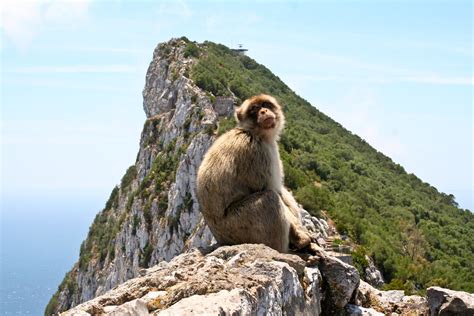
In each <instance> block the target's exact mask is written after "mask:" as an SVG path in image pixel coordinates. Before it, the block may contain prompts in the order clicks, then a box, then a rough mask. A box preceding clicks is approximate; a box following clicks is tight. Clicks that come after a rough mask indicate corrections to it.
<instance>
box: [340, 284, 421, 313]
mask: <svg viewBox="0 0 474 316" xmlns="http://www.w3.org/2000/svg"><path fill="white" fill-rule="evenodd" d="M355 303H356V304H357V305H361V306H362V307H365V308H370V309H372V310H373V311H367V312H366V313H361V314H357V313H356V312H355V311H353V310H355V308H351V312H350V313H348V314H349V315H379V314H377V313H376V312H379V313H382V315H403V316H405V315H406V316H422V315H423V316H425V315H426V316H427V315H429V309H428V303H427V301H426V298H424V297H421V296H418V295H407V296H406V295H405V294H404V292H403V291H396V290H392V291H380V290H378V289H376V288H374V287H372V286H371V285H370V284H368V283H366V282H364V281H361V282H360V285H359V288H358V290H357V295H356V299H355ZM346 310H347V308H346Z"/></svg>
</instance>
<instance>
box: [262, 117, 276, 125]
mask: <svg viewBox="0 0 474 316" xmlns="http://www.w3.org/2000/svg"><path fill="white" fill-rule="evenodd" d="M262 127H263V128H273V127H275V118H274V117H271V116H270V117H267V118H266V119H264V120H263V122H262Z"/></svg>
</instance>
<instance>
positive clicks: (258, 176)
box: [197, 95, 311, 252]
mask: <svg viewBox="0 0 474 316" xmlns="http://www.w3.org/2000/svg"><path fill="white" fill-rule="evenodd" d="M255 106H257V107H256V108H255ZM235 117H236V119H237V121H238V125H237V127H236V128H234V129H232V130H231V131H229V132H227V133H226V134H224V135H222V136H221V137H219V138H218V139H217V140H216V142H215V143H214V144H213V145H212V147H211V148H210V149H209V151H208V152H207V153H206V155H205V157H204V160H203V162H202V164H201V166H200V168H199V171H198V176H197V194H198V199H199V203H200V205H201V209H202V213H203V215H204V219H205V220H206V223H207V224H208V226H209V228H210V229H211V232H212V233H213V234H214V237H215V238H216V239H217V241H218V242H219V243H221V244H241V243H263V244H266V245H268V246H270V247H272V248H274V249H276V250H278V251H281V252H287V251H288V248H289V245H290V244H291V246H292V247H295V248H297V249H301V248H303V247H305V246H307V245H308V244H309V243H310V241H311V240H310V237H309V234H308V233H307V231H306V230H305V229H304V228H303V227H302V226H301V219H300V214H299V208H298V206H297V204H296V201H295V200H294V198H293V196H292V195H291V194H290V193H289V192H288V191H287V190H286V189H285V188H284V187H283V180H282V179H283V170H282V164H281V161H280V156H279V153H278V145H277V140H278V137H279V134H280V132H281V130H282V129H283V126H284V116H283V112H282V111H281V107H280V105H279V104H278V102H277V101H276V100H275V99H274V98H273V97H271V96H268V95H258V96H254V97H252V98H250V99H248V100H246V101H244V103H243V104H242V105H241V106H240V107H239V108H237V110H236V112H235Z"/></svg>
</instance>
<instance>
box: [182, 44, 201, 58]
mask: <svg viewBox="0 0 474 316" xmlns="http://www.w3.org/2000/svg"><path fill="white" fill-rule="evenodd" d="M190 56H191V57H199V47H198V46H197V45H196V44H194V43H193V42H188V44H187V45H186V48H185V49H184V57H185V58H188V57H190Z"/></svg>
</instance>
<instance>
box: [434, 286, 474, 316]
mask: <svg viewBox="0 0 474 316" xmlns="http://www.w3.org/2000/svg"><path fill="white" fill-rule="evenodd" d="M427 297H428V305H429V307H430V315H431V316H437V315H440V316H444V315H446V316H447V315H459V316H472V315H474V295H473V294H471V293H467V292H462V291H453V290H448V289H444V288H442V287H438V286H432V287H430V288H428V290H427Z"/></svg>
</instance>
